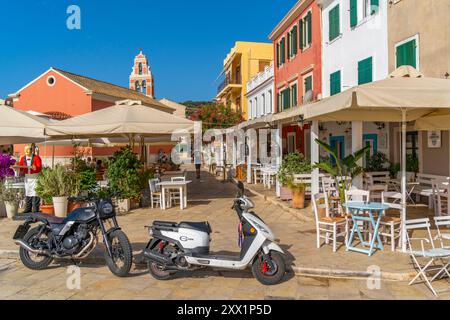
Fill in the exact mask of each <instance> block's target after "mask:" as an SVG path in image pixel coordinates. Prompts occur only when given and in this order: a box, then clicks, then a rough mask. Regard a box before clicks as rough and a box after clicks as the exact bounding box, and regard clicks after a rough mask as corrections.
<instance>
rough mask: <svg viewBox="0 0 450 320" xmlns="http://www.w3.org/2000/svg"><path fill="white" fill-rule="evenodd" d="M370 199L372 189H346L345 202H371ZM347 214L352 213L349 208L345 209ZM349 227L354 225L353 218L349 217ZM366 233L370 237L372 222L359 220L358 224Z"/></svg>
mask: <svg viewBox="0 0 450 320" xmlns="http://www.w3.org/2000/svg"><path fill="white" fill-rule="evenodd" d="M369 201H370V191H367V190H360V189H357V188H353V189H350V190H345V203H352V202H369ZM345 211H346V214H347V216H350V215H351V212H350V210H349V209H345ZM349 225H350V226H349V227H350V230H351V228H352V227H353V220H351V219H349ZM358 225H359V226H360V227H361V228H362V230H363V233H364V236H365V237H366V238H367V235H369V238H370V229H371V226H372V224H371V223H369V222H367V223H366V222H363V221H359V224H358Z"/></svg>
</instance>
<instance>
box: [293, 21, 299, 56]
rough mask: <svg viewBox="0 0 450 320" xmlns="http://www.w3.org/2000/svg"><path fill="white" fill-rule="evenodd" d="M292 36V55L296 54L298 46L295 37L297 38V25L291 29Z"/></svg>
mask: <svg viewBox="0 0 450 320" xmlns="http://www.w3.org/2000/svg"><path fill="white" fill-rule="evenodd" d="M292 37H293V41H292V49H293V52H294V55H296V54H297V52H298V51H297V48H298V47H297V46H298V43H297V39H298V34H297V26H294V28H293V29H292Z"/></svg>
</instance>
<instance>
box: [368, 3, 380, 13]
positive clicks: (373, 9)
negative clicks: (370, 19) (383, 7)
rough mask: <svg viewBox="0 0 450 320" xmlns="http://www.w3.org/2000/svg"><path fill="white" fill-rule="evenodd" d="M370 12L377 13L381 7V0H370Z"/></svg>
mask: <svg viewBox="0 0 450 320" xmlns="http://www.w3.org/2000/svg"><path fill="white" fill-rule="evenodd" d="M370 7H371V10H370V14H371V15H372V14H375V13H377V12H378V9H379V7H380V0H370Z"/></svg>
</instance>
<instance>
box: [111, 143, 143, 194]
mask: <svg viewBox="0 0 450 320" xmlns="http://www.w3.org/2000/svg"><path fill="white" fill-rule="evenodd" d="M141 168H142V163H141V162H140V161H139V159H138V157H137V155H136V154H135V153H133V151H132V150H131V148H130V147H125V148H122V149H120V150H119V151H116V152H115V153H114V155H113V156H112V157H111V159H110V160H109V161H108V169H107V171H106V175H107V177H108V185H109V188H110V189H111V190H114V191H115V192H119V193H120V197H121V198H122V199H139V198H140V195H141V183H140V182H141V180H140V179H141V177H140V170H141Z"/></svg>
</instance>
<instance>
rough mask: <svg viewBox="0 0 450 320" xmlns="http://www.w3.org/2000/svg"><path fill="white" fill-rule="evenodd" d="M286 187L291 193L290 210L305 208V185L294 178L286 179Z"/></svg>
mask: <svg viewBox="0 0 450 320" xmlns="http://www.w3.org/2000/svg"><path fill="white" fill-rule="evenodd" d="M287 186H288V188H289V190H290V191H291V192H292V208H294V209H303V208H305V190H306V184H305V183H304V182H302V181H298V182H297V181H295V178H294V177H288V178H287Z"/></svg>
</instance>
